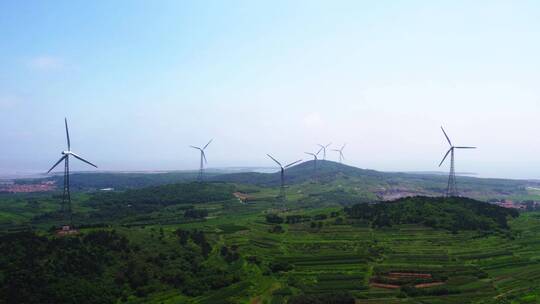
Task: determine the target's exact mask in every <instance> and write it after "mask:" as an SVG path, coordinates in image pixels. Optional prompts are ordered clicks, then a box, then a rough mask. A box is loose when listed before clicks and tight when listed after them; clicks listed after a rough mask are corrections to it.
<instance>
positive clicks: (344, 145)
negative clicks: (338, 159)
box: [340, 143, 347, 151]
mask: <svg viewBox="0 0 540 304" xmlns="http://www.w3.org/2000/svg"><path fill="white" fill-rule="evenodd" d="M346 146H347V143H345V144H343V147H341V149H340V150H341V151H343V149H345V147H346Z"/></svg>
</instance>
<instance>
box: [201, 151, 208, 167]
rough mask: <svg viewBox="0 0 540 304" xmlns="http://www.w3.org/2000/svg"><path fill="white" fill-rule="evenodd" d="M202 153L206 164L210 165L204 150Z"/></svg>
mask: <svg viewBox="0 0 540 304" xmlns="http://www.w3.org/2000/svg"><path fill="white" fill-rule="evenodd" d="M201 153H202V157H203V159H204V163H205V164H208V161H207V160H206V153H204V150H201Z"/></svg>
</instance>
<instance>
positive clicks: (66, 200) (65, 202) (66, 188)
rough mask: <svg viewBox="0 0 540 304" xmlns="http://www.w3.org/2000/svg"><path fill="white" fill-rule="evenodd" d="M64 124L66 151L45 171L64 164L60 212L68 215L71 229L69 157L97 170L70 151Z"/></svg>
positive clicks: (65, 121)
mask: <svg viewBox="0 0 540 304" xmlns="http://www.w3.org/2000/svg"><path fill="white" fill-rule="evenodd" d="M64 123H65V125H66V138H67V151H62V157H61V158H60V159H59V160H58V161H57V162H56V163H55V164H54V165H53V166H52V167H51V168H50V169H49V171H47V174H49V173H50V172H51V171H52V170H53V169H54V168H56V166H58V164H60V163H61V162H62V161H63V162H64V193H63V194H62V206H61V210H62V214H63V215H64V216H65V215H66V212H67V213H68V215H69V225H70V226H69V227H70V228H72V227H73V214H72V210H71V192H70V189H69V157H70V156H73V157H75V158H76V159H78V160H80V161H82V162H85V163H87V164H89V165H90V166H92V167H95V168H97V166H96V165H94V164H92V163H91V162H89V161H87V160H85V159H84V158H82V157H80V156H79V155H77V154H75V153H73V152H72V151H71V142H70V140H69V130H68V123H67V118H65V119H64ZM66 205H67V206H66ZM66 207H67V208H66Z"/></svg>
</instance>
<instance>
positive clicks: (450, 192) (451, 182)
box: [439, 127, 476, 197]
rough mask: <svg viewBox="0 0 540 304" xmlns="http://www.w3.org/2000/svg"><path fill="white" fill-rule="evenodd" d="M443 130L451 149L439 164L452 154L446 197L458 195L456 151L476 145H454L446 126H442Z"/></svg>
mask: <svg viewBox="0 0 540 304" xmlns="http://www.w3.org/2000/svg"><path fill="white" fill-rule="evenodd" d="M441 130H442V131H443V134H444V137H446V140H447V141H448V144H449V145H450V149H449V150H448V152H446V154H445V155H444V158H443V160H442V161H441V163H440V164H439V167H440V166H441V165H442V164H443V163H444V161H445V160H446V158H447V157H448V154H450V175H449V176H448V188H447V189H446V197H451V196H458V195H459V193H458V190H457V186H456V171H455V158H454V151H455V150H456V149H476V147H458V146H454V145H453V144H452V141H451V140H450V137H448V135H447V134H446V132H445V131H444V128H443V127H441Z"/></svg>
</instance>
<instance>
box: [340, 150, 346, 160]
mask: <svg viewBox="0 0 540 304" xmlns="http://www.w3.org/2000/svg"><path fill="white" fill-rule="evenodd" d="M339 155H341V158H342V159H345V155H343V152H341V151H339Z"/></svg>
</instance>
